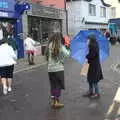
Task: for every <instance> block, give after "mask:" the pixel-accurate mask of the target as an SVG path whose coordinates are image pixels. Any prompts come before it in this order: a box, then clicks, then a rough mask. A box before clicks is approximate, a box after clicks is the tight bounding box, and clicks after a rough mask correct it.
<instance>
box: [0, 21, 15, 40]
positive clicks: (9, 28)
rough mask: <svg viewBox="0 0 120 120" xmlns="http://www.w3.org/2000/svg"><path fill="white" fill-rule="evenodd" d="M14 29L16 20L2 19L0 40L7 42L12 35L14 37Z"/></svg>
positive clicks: (0, 22)
mask: <svg viewBox="0 0 120 120" xmlns="http://www.w3.org/2000/svg"><path fill="white" fill-rule="evenodd" d="M14 29H15V28H14V20H10V19H0V40H1V39H3V38H4V39H6V40H7V39H8V36H9V35H10V34H13V35H14Z"/></svg>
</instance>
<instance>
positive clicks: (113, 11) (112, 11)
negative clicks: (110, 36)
mask: <svg viewBox="0 0 120 120" xmlns="http://www.w3.org/2000/svg"><path fill="white" fill-rule="evenodd" d="M111 17H112V18H115V17H116V7H112V8H111Z"/></svg>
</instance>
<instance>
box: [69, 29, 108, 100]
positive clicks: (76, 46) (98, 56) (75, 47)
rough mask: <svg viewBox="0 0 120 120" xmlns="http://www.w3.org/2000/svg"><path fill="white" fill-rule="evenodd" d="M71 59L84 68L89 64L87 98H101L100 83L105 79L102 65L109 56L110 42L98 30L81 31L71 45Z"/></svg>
mask: <svg viewBox="0 0 120 120" xmlns="http://www.w3.org/2000/svg"><path fill="white" fill-rule="evenodd" d="M70 49H71V57H72V58H73V59H74V60H76V61H78V62H79V63H80V64H81V65H82V66H83V65H84V64H85V63H86V61H87V62H88V64H89V69H88V74H87V81H88V83H89V91H88V92H87V93H86V94H85V95H84V96H85V97H92V98H98V97H100V93H99V87H98V82H99V81H100V80H101V79H103V75H102V69H101V65H100V63H101V62H103V61H104V60H106V59H107V57H108V56H109V41H108V40H107V39H106V38H105V37H104V35H103V34H102V33H101V32H100V31H98V30H81V31H80V32H79V33H78V34H77V35H76V36H75V37H74V38H73V39H72V40H71V43H70Z"/></svg>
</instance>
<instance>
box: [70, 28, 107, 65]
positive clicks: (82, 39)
mask: <svg viewBox="0 0 120 120" xmlns="http://www.w3.org/2000/svg"><path fill="white" fill-rule="evenodd" d="M90 35H95V36H96V38H97V42H98V44H99V48H100V61H104V60H105V59H106V58H107V57H108V56H109V41H108V40H107V39H106V38H105V37H104V36H103V34H102V33H101V32H99V31H97V30H81V31H80V32H79V33H78V34H77V35H76V36H75V37H74V38H73V39H72V40H71V43H70V49H71V57H72V58H73V59H75V60H77V61H78V62H79V63H80V64H84V63H85V60H86V55H87V54H88V45H87V40H88V36H90Z"/></svg>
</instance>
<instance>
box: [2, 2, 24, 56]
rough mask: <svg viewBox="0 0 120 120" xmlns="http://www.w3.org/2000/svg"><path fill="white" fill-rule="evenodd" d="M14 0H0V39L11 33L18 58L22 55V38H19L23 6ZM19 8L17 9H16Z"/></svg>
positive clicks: (6, 37)
mask: <svg viewBox="0 0 120 120" xmlns="http://www.w3.org/2000/svg"><path fill="white" fill-rule="evenodd" d="M22 6H23V5H21V4H20V3H16V1H15V0H1V1H0V39H3V38H4V39H6V40H7V39H8V36H9V35H10V34H13V35H14V37H15V39H16V41H17V43H18V58H23V57H24V48H23V40H21V38H20V34H21V33H22V18H21V15H22V11H24V8H23V7H22ZM18 8H19V9H18Z"/></svg>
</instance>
